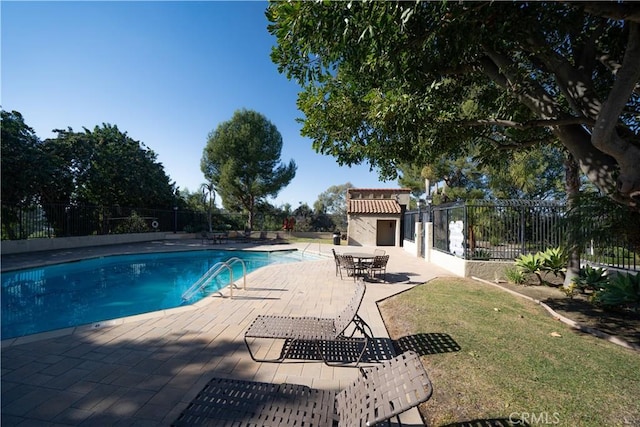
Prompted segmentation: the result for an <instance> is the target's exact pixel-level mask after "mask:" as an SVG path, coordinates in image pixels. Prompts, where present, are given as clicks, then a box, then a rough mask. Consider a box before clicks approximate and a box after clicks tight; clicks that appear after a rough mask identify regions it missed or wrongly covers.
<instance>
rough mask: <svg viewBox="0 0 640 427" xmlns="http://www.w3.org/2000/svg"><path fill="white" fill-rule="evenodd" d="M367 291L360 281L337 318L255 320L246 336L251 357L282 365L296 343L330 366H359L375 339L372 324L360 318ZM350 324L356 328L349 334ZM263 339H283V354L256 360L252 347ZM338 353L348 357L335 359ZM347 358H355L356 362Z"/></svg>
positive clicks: (268, 318) (263, 317) (259, 317)
mask: <svg viewBox="0 0 640 427" xmlns="http://www.w3.org/2000/svg"><path fill="white" fill-rule="evenodd" d="M365 290H366V286H365V284H364V281H362V280H360V281H358V283H357V284H356V289H355V293H354V295H353V297H352V298H351V301H349V304H347V306H346V307H345V308H344V309H343V310H342V311H341V312H340V313H339V314H338V315H337V316H336V317H335V318H321V317H293V316H272V315H260V316H258V317H256V318H255V320H254V321H253V323H251V325H250V326H249V328H248V329H247V330H246V332H245V334H244V342H245V344H246V346H247V349H248V350H249V354H250V355H251V358H252V359H253V360H255V361H256V362H282V361H284V359H286V358H287V356H288V355H289V354H290V353H291V352H292V351H294V349H296V348H297V347H296V344H297V343H304V344H308V345H310V346H312V347H313V348H315V350H316V354H317V355H318V356H320V358H321V359H322V360H323V361H324V363H326V364H327V365H345V364H350V363H353V362H355V363H356V365H357V364H358V363H359V362H360V360H361V359H362V356H363V355H364V353H365V351H366V350H367V342H368V339H370V338H373V332H372V331H371V328H370V327H369V325H367V323H366V322H365V321H364V320H363V319H362V318H361V317H360V316H358V309H359V308H360V304H362V299H363V298H364V293H365ZM351 325H352V326H353V329H352V330H351V333H350V334H348V335H347V332H346V331H347V329H350V326H351ZM356 333H358V336H357V337H356ZM260 339H269V340H274V339H276V340H283V341H284V343H285V345H284V348H283V351H282V352H280V354H279V356H278V357H277V358H258V357H256V355H255V353H254V352H253V351H252V345H251V344H254V346H255V344H256V343H255V341H256V340H260ZM249 341H251V344H250V342H249ZM354 345H355V347H354ZM354 349H355V350H354ZM339 351H343V352H346V353H349V354H344V355H342V357H340V355H338V357H336V352H339ZM347 356H350V357H355V359H356V360H352V358H349V357H347Z"/></svg>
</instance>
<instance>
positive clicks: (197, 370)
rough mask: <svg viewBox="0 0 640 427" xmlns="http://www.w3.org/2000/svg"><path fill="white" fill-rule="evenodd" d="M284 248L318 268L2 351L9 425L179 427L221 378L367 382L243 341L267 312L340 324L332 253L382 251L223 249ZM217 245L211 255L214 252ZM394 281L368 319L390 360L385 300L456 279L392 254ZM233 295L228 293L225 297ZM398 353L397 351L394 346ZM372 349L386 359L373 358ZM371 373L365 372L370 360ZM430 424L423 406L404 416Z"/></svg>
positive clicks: (114, 249)
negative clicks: (263, 356) (253, 351)
mask: <svg viewBox="0 0 640 427" xmlns="http://www.w3.org/2000/svg"><path fill="white" fill-rule="evenodd" d="M224 247H228V248H233V249H243V248H251V249H252V250H278V249H279V250H282V249H294V248H297V249H298V250H300V251H301V252H305V253H310V254H316V255H317V254H321V255H322V257H321V259H320V260H310V261H303V262H298V263H292V264H279V265H271V266H267V267H264V268H261V269H259V270H257V271H255V272H253V273H250V274H249V275H248V276H247V289H246V291H245V290H242V289H241V288H240V289H236V290H234V298H233V299H230V298H227V297H224V298H223V297H221V296H220V295H218V294H216V295H213V296H209V297H207V298H205V299H203V300H201V301H200V302H199V303H197V304H195V305H194V306H189V307H182V308H177V309H172V310H165V311H162V312H155V313H149V314H144V315H139V316H133V317H130V318H126V319H118V320H115V321H112V322H102V324H101V326H100V327H95V328H92V327H78V328H70V329H66V330H62V331H56V332H52V333H45V334H39V335H34V336H29V337H23V338H18V339H15V340H6V341H3V342H2V379H1V386H2V418H1V422H2V424H3V425H14V426H17V425H20V426H27V425H38V426H56V425H81V426H92V425H96V426H97V425H100V426H104V425H119V426H120V425H135V426H160V425H170V424H171V423H172V422H173V421H174V420H175V419H176V418H177V417H178V415H179V414H180V413H181V412H182V411H183V410H184V409H185V408H186V407H187V405H188V404H189V403H190V402H191V401H192V400H193V399H194V398H195V396H196V395H197V394H198V392H200V390H201V389H202V388H203V387H204V386H205V385H206V384H207V382H209V380H211V378H213V377H223V378H234V379H244V380H251V381H261V382H269V383H283V382H286V383H292V384H303V385H308V386H310V387H313V388H320V389H333V390H339V389H342V388H343V387H344V386H345V385H346V384H348V383H349V382H351V381H352V380H353V379H355V377H356V376H357V375H358V369H355V368H353V367H329V366H327V365H325V364H323V363H321V362H320V361H308V360H305V361H287V362H285V363H257V362H254V361H253V360H251V357H250V355H249V353H248V351H247V349H246V347H245V345H244V342H243V334H244V331H245V330H246V329H247V327H248V326H249V324H250V323H251V321H252V320H253V319H254V318H255V317H256V316H257V315H259V314H279V315H291V316H322V317H330V316H333V315H335V314H336V312H337V311H339V310H340V309H341V308H342V307H344V306H345V305H346V304H347V302H348V300H349V298H351V296H352V294H353V289H354V283H353V280H352V279H351V278H348V279H347V278H345V279H344V280H341V279H340V276H337V277H336V275H335V264H334V260H333V256H332V254H331V249H332V248H334V249H336V251H337V252H339V253H340V252H345V251H347V250H354V249H356V250H371V251H372V250H373V249H374V248H363V247H357V248H354V247H347V246H341V247H340V246H331V245H322V244H306V243H303V244H297V245H260V246H255V245H247V244H235V243H233V244H231V243H229V244H226V245H222V246H220V245H216V249H220V248H224ZM203 248H205V246H203V245H202V242H201V241H200V240H199V239H198V240H191V241H156V242H149V243H142V244H133V245H122V246H108V247H101V248H97V247H95V248H84V249H77V250H65V251H57V252H55V253H35V254H29V255H14V256H6V257H3V259H2V268H3V269H10V268H21V267H27V266H30V265H37V264H47V263H51V262H61V261H65V260H74V259H79V258H82V257H87V256H100V255H109V254H117V253H134V252H151V251H170V250H197V249H203ZM208 248H211V246H210V245H209V246H208ZM384 249H385V250H386V251H387V254H389V255H390V259H389V263H388V266H387V283H369V284H368V285H367V291H366V294H365V298H364V301H363V303H362V306H361V307H360V311H359V314H360V316H361V317H362V318H364V319H365V320H366V322H367V323H368V324H369V325H370V326H371V328H372V330H373V333H374V337H375V338H376V339H375V340H374V343H377V344H378V345H379V347H380V348H378V350H379V351H381V352H385V351H386V350H385V348H383V347H384V344H385V343H387V344H388V342H389V341H390V340H389V337H388V334H387V331H386V329H385V326H384V323H383V320H382V318H381V316H380V313H379V311H378V307H377V304H376V303H377V301H380V300H382V299H385V298H388V297H389V296H392V295H394V294H397V293H399V292H402V291H405V290H407V289H410V288H411V287H413V286H415V285H417V284H421V283H424V282H426V281H428V280H430V279H432V278H434V277H438V276H439V277H441V276H449V275H450V273H448V272H446V271H444V270H442V269H440V268H438V267H435V266H433V265H431V264H428V263H426V262H425V261H424V259H418V258H415V257H413V256H411V255H409V254H407V253H405V252H404V251H403V250H402V248H393V247H385V248H384ZM223 293H224V294H225V296H228V289H226V290H224V292H223ZM389 348H391V346H389ZM372 351H377V350H375V349H372ZM365 366H366V363H365ZM402 421H403V423H404V424H405V425H410V426H411V425H414V426H416V425H422V422H421V419H420V416H419V414H418V411H417V410H416V409H414V410H412V411H409V412H407V413H405V414H404V415H403V417H402Z"/></svg>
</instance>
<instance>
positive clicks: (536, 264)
mask: <svg viewBox="0 0 640 427" xmlns="http://www.w3.org/2000/svg"><path fill="white" fill-rule="evenodd" d="M515 262H516V268H518V269H519V270H520V271H522V272H523V273H525V274H535V275H536V277H537V278H538V282H539V284H541V285H542V284H543V283H544V280H542V276H541V274H540V273H541V272H542V263H543V260H542V256H540V253H535V254H522V255H520V256H519V257H518V258H516V260H515Z"/></svg>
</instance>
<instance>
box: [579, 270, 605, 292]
mask: <svg viewBox="0 0 640 427" xmlns="http://www.w3.org/2000/svg"><path fill="white" fill-rule="evenodd" d="M608 281H609V278H608V277H607V269H606V268H600V267H596V268H594V267H591V266H590V265H586V266H585V267H583V268H581V269H580V274H579V275H578V277H576V278H575V279H573V283H574V284H575V286H576V287H577V288H578V289H579V290H580V291H581V292H582V293H585V292H586V291H599V290H600V289H601V288H602V287H603V286H605V285H606V283H607V282H608Z"/></svg>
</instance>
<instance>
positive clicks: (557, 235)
mask: <svg viewBox="0 0 640 427" xmlns="http://www.w3.org/2000/svg"><path fill="white" fill-rule="evenodd" d="M563 216H564V206H563V205H562V204H561V203H557V202H549V201H529V200H497V201H484V200H473V201H468V202H466V203H454V204H446V205H439V206H435V207H434V208H433V229H434V248H435V249H437V250H440V251H444V252H449V253H452V254H455V255H457V256H460V257H462V258H465V259H484V260H491V259H495V260H504V259H510V260H511V259H514V258H516V257H517V256H519V255H520V254H524V253H531V252H537V251H544V250H545V249H547V248H550V247H557V246H561V245H562V244H563V243H564V237H565V229H564V226H563V223H562V218H563Z"/></svg>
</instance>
